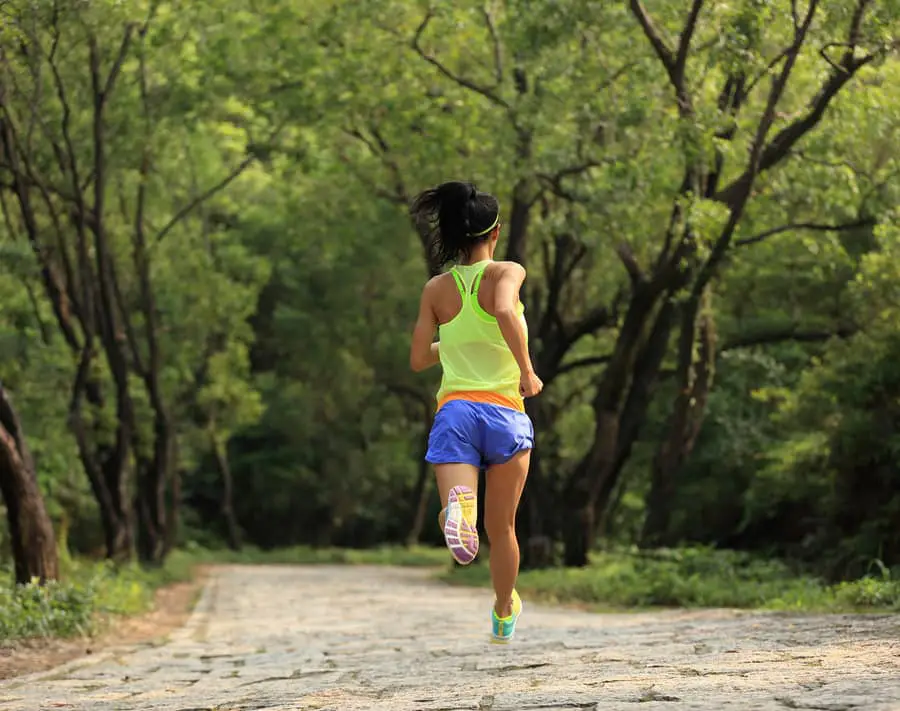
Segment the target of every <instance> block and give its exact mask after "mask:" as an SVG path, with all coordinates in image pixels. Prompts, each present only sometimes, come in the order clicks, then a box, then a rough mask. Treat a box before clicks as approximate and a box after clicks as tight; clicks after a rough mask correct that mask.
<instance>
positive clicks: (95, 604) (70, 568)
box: [0, 553, 193, 643]
mask: <svg viewBox="0 0 900 711" xmlns="http://www.w3.org/2000/svg"><path fill="white" fill-rule="evenodd" d="M192 564H193V562H192V560H191V559H190V558H189V557H187V556H185V555H184V554H181V553H174V554H172V555H171V556H170V557H169V559H168V560H167V562H166V565H165V566H163V567H161V568H158V569H146V568H142V567H141V566H139V565H137V564H134V563H129V564H126V565H119V566H117V565H115V564H113V563H111V562H109V561H103V562H84V561H77V560H76V561H72V560H68V559H65V560H64V562H63V568H64V569H63V575H62V576H61V577H62V580H59V581H53V582H50V583H47V584H46V585H43V586H40V585H37V584H36V583H29V584H28V585H12V584H5V585H0V643H3V642H6V641H9V640H16V639H24V638H34V637H72V636H77V635H83V634H90V633H91V632H93V631H95V630H96V629H97V626H98V625H100V624H102V623H103V622H104V620H105V619H107V618H108V617H109V616H112V615H132V614H137V613H140V612H144V611H145V610H147V609H149V608H150V606H151V605H152V603H153V594H154V592H155V590H156V589H157V588H158V587H159V586H160V585H164V584H166V583H170V582H174V581H176V580H185V579H187V578H188V577H189V576H190V568H191V566H192ZM2 572H3V573H5V574H6V579H7V580H8V581H11V580H12V574H11V572H10V571H8V570H4V571H2Z"/></svg>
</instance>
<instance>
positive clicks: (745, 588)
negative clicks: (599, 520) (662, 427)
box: [441, 548, 900, 611]
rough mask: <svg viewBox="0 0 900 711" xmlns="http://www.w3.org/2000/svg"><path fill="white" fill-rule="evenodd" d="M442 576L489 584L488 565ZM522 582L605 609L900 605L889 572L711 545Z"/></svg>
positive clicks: (622, 555) (539, 592) (613, 558)
mask: <svg viewBox="0 0 900 711" xmlns="http://www.w3.org/2000/svg"><path fill="white" fill-rule="evenodd" d="M441 577H442V578H443V579H444V580H446V581H447V582H450V583H459V584H468V585H488V584H489V583H490V573H489V572H488V569H487V566H486V565H484V564H476V565H473V566H470V567H468V568H460V569H453V570H449V571H448V572H446V573H444V574H442V576H441ZM517 588H518V589H519V591H520V592H521V593H522V594H523V595H530V596H532V597H535V598H538V599H543V600H546V601H550V602H561V603H580V604H587V605H590V606H592V607H604V608H647V607H732V608H763V609H771V610H807V611H809V610H818V611H843V610H872V609H880V610H885V609H892V610H900V583H898V582H895V581H891V579H890V576H889V574H885V573H882V575H881V577H879V578H875V577H866V578H863V579H861V580H858V581H854V582H845V583H841V584H838V585H835V586H829V585H826V584H825V583H824V582H823V581H822V580H821V579H820V578H816V577H812V576H809V575H804V574H802V573H800V572H798V571H795V570H792V569H791V568H790V567H789V566H788V565H786V564H785V563H783V562H781V561H777V560H766V559H760V558H757V557H754V556H751V555H749V554H745V553H738V552H734V551H717V550H711V549H708V548H686V549H677V550H663V551H651V552H639V551H613V552H605V553H598V554H595V555H594V556H593V559H592V561H591V564H590V565H589V566H587V567H586V568H553V569H547V570H530V571H524V572H523V573H522V574H521V575H520V576H519V581H518V584H517Z"/></svg>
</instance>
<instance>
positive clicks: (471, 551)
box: [444, 486, 478, 565]
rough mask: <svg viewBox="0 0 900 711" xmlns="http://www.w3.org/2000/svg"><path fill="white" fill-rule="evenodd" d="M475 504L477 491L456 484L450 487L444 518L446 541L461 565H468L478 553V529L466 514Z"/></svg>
mask: <svg viewBox="0 0 900 711" xmlns="http://www.w3.org/2000/svg"><path fill="white" fill-rule="evenodd" d="M475 505H476V501H475V492H474V491H472V490H471V489H470V488H469V487H467V486H454V487H453V488H452V489H450V494H449V496H448V497H447V515H446V516H445V518H444V541H445V543H446V544H447V548H448V549H449V551H450V555H452V556H453V559H454V560H455V561H456V562H457V563H459V564H460V565H468V564H469V563H471V562H472V561H473V560H475V556H477V555H478V531H477V529H476V528H475V527H474V526H472V525H471V524H470V523H469V521H468V520H467V519H466V516H465V510H466V508H468V507H470V506H471V507H474V506H475ZM473 518H474V517H473Z"/></svg>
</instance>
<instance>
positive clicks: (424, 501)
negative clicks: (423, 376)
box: [406, 400, 434, 546]
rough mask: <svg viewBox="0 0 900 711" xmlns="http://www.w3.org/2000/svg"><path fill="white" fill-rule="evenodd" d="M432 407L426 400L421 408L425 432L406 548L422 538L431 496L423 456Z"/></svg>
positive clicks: (426, 443) (428, 471)
mask: <svg viewBox="0 0 900 711" xmlns="http://www.w3.org/2000/svg"><path fill="white" fill-rule="evenodd" d="M432 405H433V403H432V402H431V401H430V400H428V401H426V402H425V403H424V408H423V416H424V426H425V430H424V432H423V433H422V445H421V447H420V448H419V449H420V451H419V455H420V456H419V473H418V476H417V477H416V486H415V488H414V489H413V498H412V504H413V505H412V509H413V511H412V525H411V526H410V529H409V534H408V535H407V536H406V545H407V546H414V545H416V544H417V543H418V542H419V540H420V539H421V538H422V530H423V529H424V528H425V514H426V512H427V511H428V499H429V497H430V494H431V487H430V486H429V485H428V482H429V480H430V476H429V475H430V474H431V465H430V464H429V463H428V462H426V461H425V455H426V454H427V453H428V437H429V435H430V434H431V425H432V423H433V422H434V414H433V411H432Z"/></svg>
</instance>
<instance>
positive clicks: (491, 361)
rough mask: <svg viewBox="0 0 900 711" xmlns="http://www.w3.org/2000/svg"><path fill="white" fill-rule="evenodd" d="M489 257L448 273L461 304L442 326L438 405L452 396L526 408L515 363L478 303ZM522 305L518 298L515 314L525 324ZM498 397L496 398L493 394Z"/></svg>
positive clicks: (494, 323)
mask: <svg viewBox="0 0 900 711" xmlns="http://www.w3.org/2000/svg"><path fill="white" fill-rule="evenodd" d="M490 263H491V260H489V259H488V260H485V261H482V262H476V263H475V264H467V265H457V266H455V267H453V269H451V271H450V273H451V274H452V275H453V278H454V279H455V280H456V286H457V288H458V289H459V295H460V297H461V298H462V307H461V308H460V310H459V313H458V314H457V315H456V316H454V317H453V318H452V319H451V320H450V321H448V322H447V323H445V324H444V325H442V326H440V327H439V329H438V338H439V339H440V343H441V345H440V356H441V368H442V369H443V377H442V379H441V387H440V389H439V390H438V392H437V400H438V407H439V408H440V406H441V405H443V404H444V402H447V401H448V400H453V399H464V400H474V401H480V402H490V403H494V404H500V405H506V406H508V407H513V408H515V409H517V410H520V411H524V409H525V406H524V401H523V400H522V396H521V395H520V394H519V381H520V379H521V374H520V372H519V365H518V363H516V359H515V358H514V357H513V354H512V351H510V350H509V346H508V345H506V340H505V339H504V338H503V334H502V333H501V332H500V326H498V325H497V319H496V318H494V317H493V316H491V315H490V314H489V313H487V311H485V310H484V309H483V308H482V307H481V304H479V303H478V287H479V285H480V284H481V277H482V276H483V275H484V270H485V268H486V267H487V265H488V264H490ZM524 314H525V307H524V306H523V305H522V302H519V318H520V319H521V321H522V325H523V327H524V328H525V337H526V342H527V338H528V326H527V324H526V322H525V316H524ZM492 396H499V397H492Z"/></svg>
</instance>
